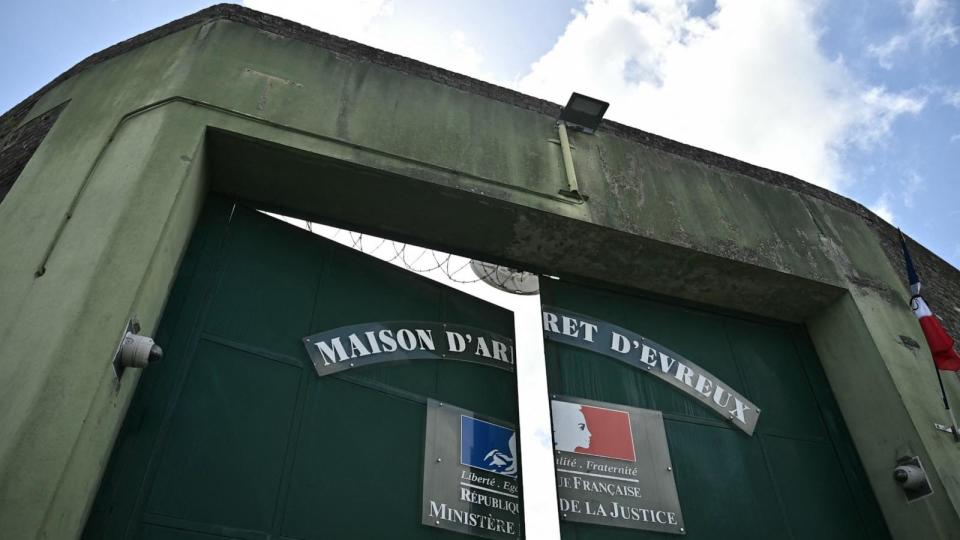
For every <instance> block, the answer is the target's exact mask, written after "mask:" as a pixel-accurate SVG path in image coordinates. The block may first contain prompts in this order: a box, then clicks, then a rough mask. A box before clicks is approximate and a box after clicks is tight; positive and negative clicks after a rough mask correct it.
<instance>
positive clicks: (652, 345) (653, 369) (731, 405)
mask: <svg viewBox="0 0 960 540" xmlns="http://www.w3.org/2000/svg"><path fill="white" fill-rule="evenodd" d="M543 335H544V336H545V337H546V338H547V339H549V340H551V341H556V342H557V343H564V344H566V345H572V346H574V347H579V348H581V349H587V350H589V351H592V352H595V353H597V354H602V355H604V356H609V357H610V358H614V359H616V360H619V361H621V362H624V363H626V364H629V365H631V366H633V367H635V368H637V369H642V370H644V371H646V372H648V373H650V374H652V375H654V376H655V377H658V378H660V379H662V380H663V381H665V382H667V383H669V384H671V385H673V386H674V387H675V388H677V389H678V390H680V391H682V392H684V393H686V394H688V395H690V396H692V397H693V398H694V399H696V400H697V401H699V402H700V403H703V404H704V405H706V406H707V407H709V408H710V409H712V410H713V411H714V412H715V413H717V414H718V415H720V416H722V417H723V418H725V419H727V420H728V421H730V423H732V424H733V425H735V426H737V427H738V428H740V429H741V430H743V431H744V432H745V433H746V434H747V435H753V430H754V428H755V427H756V425H757V420H758V419H759V418H760V409H759V408H757V406H756V405H754V404H753V403H752V402H751V401H750V400H748V399H747V398H745V397H743V396H742V395H741V394H740V393H739V392H737V391H736V390H734V389H732V388H730V386H729V385H727V384H726V383H724V382H723V381H721V380H720V379H718V378H717V377H716V376H714V375H713V374H711V373H710V372H709V371H707V370H705V369H703V368H702V367H700V366H698V365H697V364H695V363H693V362H691V361H690V360H688V359H686V358H685V357H683V356H682V355H680V354H677V353H676V352H674V351H672V350H670V349H668V348H667V347H664V346H663V345H660V344H659V343H657V342H655V341H653V340H651V339H647V338H645V337H643V336H641V335H640V334H637V333H636V332H631V331H630V330H627V329H626V328H621V327H619V326H616V325H613V324H610V323H608V322H606V321H601V320H599V319H595V318H592V317H589V316H587V315H582V314H580V313H575V312H573V311H567V310H564V309H560V308H556V307H550V306H543Z"/></svg>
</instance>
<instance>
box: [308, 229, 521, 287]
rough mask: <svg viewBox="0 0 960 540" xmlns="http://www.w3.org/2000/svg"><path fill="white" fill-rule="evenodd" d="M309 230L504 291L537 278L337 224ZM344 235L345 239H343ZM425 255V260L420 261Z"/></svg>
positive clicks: (417, 268)
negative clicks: (495, 286)
mask: <svg viewBox="0 0 960 540" xmlns="http://www.w3.org/2000/svg"><path fill="white" fill-rule="evenodd" d="M304 224H305V227H306V229H307V230H308V231H310V232H313V233H314V234H322V235H323V236H326V237H327V238H329V239H331V240H334V241H337V242H339V243H341V244H344V245H346V246H348V247H352V248H353V249H356V250H357V251H360V252H362V253H365V254H367V255H371V256H373V257H376V258H378V259H380V260H382V261H385V262H389V263H394V264H397V265H399V266H403V267H404V268H406V269H407V270H410V271H412V272H417V273H419V274H428V273H431V272H435V271H438V270H439V271H440V272H442V273H443V274H444V275H445V276H446V277H447V279H449V280H450V281H453V282H455V283H460V284H469V283H476V282H478V281H486V282H488V283H494V284H496V285H499V286H500V287H501V288H504V289H506V290H516V289H517V288H518V286H519V287H521V290H523V289H522V287H523V285H524V284H525V283H529V280H535V279H537V277H536V275H534V274H531V273H529V272H523V271H520V270H516V269H513V268H510V267H507V266H502V265H496V264H492V263H486V262H482V261H477V263H478V264H471V263H472V262H473V261H472V260H471V259H468V258H466V257H460V256H459V255H452V254H450V253H445V252H443V251H438V250H434V249H428V248H422V247H419V246H412V245H410V244H407V243H405V242H397V241H395V240H387V239H385V238H380V237H377V236H373V235H369V234H363V233H359V232H355V231H349V230H346V229H338V228H336V227H330V226H323V228H324V229H326V231H327V232H326V233H321V232H318V230H317V225H318V224H315V223H311V222H309V221H305V222H304ZM344 235H346V238H344ZM425 258H426V262H423V261H424V259H425Z"/></svg>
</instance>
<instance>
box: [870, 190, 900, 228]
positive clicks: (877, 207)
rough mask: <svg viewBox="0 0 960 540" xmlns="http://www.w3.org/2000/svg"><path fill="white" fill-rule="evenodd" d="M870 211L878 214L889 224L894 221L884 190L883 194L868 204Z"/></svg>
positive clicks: (888, 195)
mask: <svg viewBox="0 0 960 540" xmlns="http://www.w3.org/2000/svg"><path fill="white" fill-rule="evenodd" d="M870 211H872V212H873V213H874V214H876V215H878V216H880V217H881V218H883V220H884V221H886V222H887V223H889V224H891V225H893V224H895V223H896V217H895V216H894V215H893V210H892V209H891V208H890V194H889V193H886V192H884V194H883V195H881V196H880V198H879V199H877V201H876V202H874V203H873V204H872V205H870Z"/></svg>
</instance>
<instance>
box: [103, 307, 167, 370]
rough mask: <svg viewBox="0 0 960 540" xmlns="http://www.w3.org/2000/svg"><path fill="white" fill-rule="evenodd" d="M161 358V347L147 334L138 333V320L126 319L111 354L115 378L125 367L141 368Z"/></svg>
mask: <svg viewBox="0 0 960 540" xmlns="http://www.w3.org/2000/svg"><path fill="white" fill-rule="evenodd" d="M162 358H163V349H161V348H160V346H159V345H157V344H156V343H154V342H153V339H152V338H150V337H149V336H142V335H140V322H139V321H137V319H136V318H133V319H130V320H129V321H127V327H126V329H125V330H124V332H123V337H122V338H120V344H119V345H117V351H116V352H115V353H114V355H113V371H114V373H115V374H116V375H117V380H118V381H119V380H120V378H121V377H122V376H123V372H124V370H126V369H127V368H139V369H143V368H145V367H147V366H149V365H150V364H153V363H155V362H159V361H160V360H161V359H162Z"/></svg>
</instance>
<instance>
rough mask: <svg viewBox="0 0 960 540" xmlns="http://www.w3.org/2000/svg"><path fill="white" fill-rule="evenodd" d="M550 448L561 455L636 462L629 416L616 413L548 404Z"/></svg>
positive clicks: (557, 403)
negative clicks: (568, 453) (551, 421)
mask: <svg viewBox="0 0 960 540" xmlns="http://www.w3.org/2000/svg"><path fill="white" fill-rule="evenodd" d="M550 408H551V412H552V414H553V444H554V447H555V448H556V449H557V450H560V451H562V452H573V453H575V454H584V455H588V456H598V457H606V458H612V459H620V460H624V461H636V460H637V453H636V449H635V447H634V444H633V430H632V429H631V428H630V413H628V412H627V411H620V410H617V409H607V408H605V407H595V406H592V405H581V404H579V403H569V402H567V401H558V400H553V401H551V402H550Z"/></svg>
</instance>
